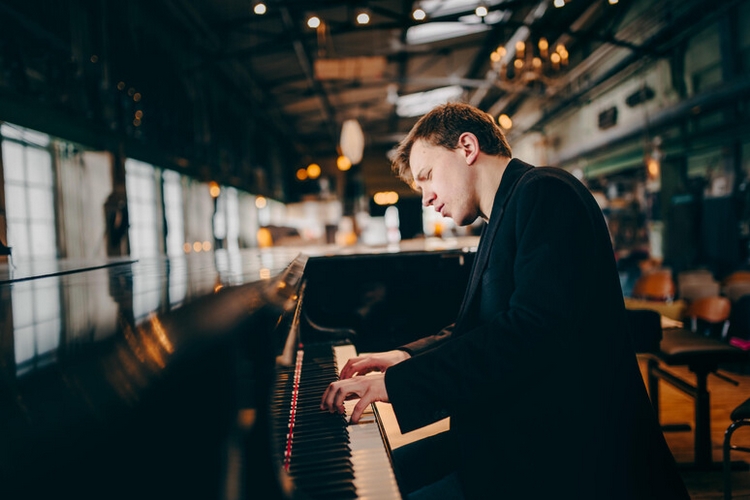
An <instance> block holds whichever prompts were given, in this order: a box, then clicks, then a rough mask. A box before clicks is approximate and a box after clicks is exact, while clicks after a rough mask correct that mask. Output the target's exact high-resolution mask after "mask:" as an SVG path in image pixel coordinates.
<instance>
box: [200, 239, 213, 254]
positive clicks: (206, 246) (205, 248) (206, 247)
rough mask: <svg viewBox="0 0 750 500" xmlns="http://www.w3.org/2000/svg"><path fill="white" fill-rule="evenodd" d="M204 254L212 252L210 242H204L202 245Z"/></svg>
mask: <svg viewBox="0 0 750 500" xmlns="http://www.w3.org/2000/svg"><path fill="white" fill-rule="evenodd" d="M201 247H202V248H203V251H204V252H210V251H211V242H210V241H204V242H203V244H202V245H201Z"/></svg>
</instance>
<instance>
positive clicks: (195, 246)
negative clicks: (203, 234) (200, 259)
mask: <svg viewBox="0 0 750 500" xmlns="http://www.w3.org/2000/svg"><path fill="white" fill-rule="evenodd" d="M201 250H203V245H202V244H201V242H200V241H196V242H195V243H193V251H194V252H200V251H201Z"/></svg>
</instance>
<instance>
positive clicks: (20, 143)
mask: <svg viewBox="0 0 750 500" xmlns="http://www.w3.org/2000/svg"><path fill="white" fill-rule="evenodd" d="M0 134H2V136H3V138H4V139H3V142H2V145H3V147H2V154H3V167H4V172H5V211H6V217H7V219H6V220H7V227H8V246H10V247H12V255H13V258H14V259H15V260H26V259H32V258H38V257H48V258H53V259H54V258H57V253H58V252H57V238H56V235H55V208H54V206H55V204H54V175H53V170H52V155H51V153H50V150H49V149H48V147H49V143H50V139H49V137H48V136H47V135H45V134H40V133H37V132H33V131H29V130H24V129H20V128H17V127H13V126H10V125H2V127H0Z"/></svg>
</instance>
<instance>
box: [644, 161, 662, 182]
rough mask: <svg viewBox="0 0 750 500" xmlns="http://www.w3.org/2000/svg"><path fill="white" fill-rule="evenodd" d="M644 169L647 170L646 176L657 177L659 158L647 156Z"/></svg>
mask: <svg viewBox="0 0 750 500" xmlns="http://www.w3.org/2000/svg"><path fill="white" fill-rule="evenodd" d="M646 169H647V170H648V176H649V177H651V178H652V179H656V178H657V177H659V160H657V159H656V158H649V159H648V161H647V162H646Z"/></svg>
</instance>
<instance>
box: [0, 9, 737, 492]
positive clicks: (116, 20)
mask: <svg viewBox="0 0 750 500" xmlns="http://www.w3.org/2000/svg"><path fill="white" fill-rule="evenodd" d="M748 26H750V1H749V0H714V1H711V2H707V1H705V0H416V1H413V0H357V1H348V2H345V1H335V0H325V1H323V0H321V1H301V0H268V1H266V2H262V1H257V0H157V1H144V0H131V1H127V2H115V1H109V0H61V1H57V2H45V1H41V0H0V150H1V152H2V154H0V285H2V289H1V290H0V293H2V295H1V297H2V306H0V330H1V332H0V346H2V347H1V349H2V360H0V368H1V369H2V373H3V377H2V378H0V398H1V400H2V401H3V402H5V403H7V404H11V403H10V402H11V401H21V398H20V396H19V394H21V393H22V392H23V391H22V389H19V387H23V384H25V383H27V382H26V380H32V379H33V377H35V376H37V374H39V373H44V372H46V371H49V370H55V369H57V368H55V367H58V368H59V367H60V366H63V365H64V361H65V360H66V359H71V358H70V357H71V356H73V357H75V356H77V355H79V354H78V353H79V351H85V350H86V349H85V348H84V347H81V346H82V345H84V344H85V345H88V343H91V344H95V343H96V342H98V341H100V340H102V339H111V338H119V337H121V336H124V337H123V338H127V335H126V334H127V332H128V331H129V330H128V328H129V327H132V328H138V325H139V324H141V323H142V322H144V321H148V320H149V318H152V317H153V315H154V314H157V313H163V312H167V311H172V310H175V309H176V308H178V307H180V306H183V305H185V304H187V303H189V302H190V301H191V300H192V299H194V298H197V297H199V296H202V295H205V294H212V293H215V292H216V291H217V290H219V289H221V288H225V287H227V288H228V287H231V286H232V285H240V284H243V283H247V282H253V281H257V280H268V279H271V278H273V277H275V276H278V275H279V274H280V273H281V272H282V271H283V270H284V269H285V268H287V265H288V264H289V263H290V262H291V261H292V260H294V259H295V257H296V256H298V255H299V254H308V255H313V256H324V255H336V256H344V255H352V256H356V255H372V254H399V253H402V254H406V253H409V252H411V251H416V250H417V249H418V250H419V251H439V252H440V251H452V250H458V251H462V252H466V253H467V254H469V255H470V254H471V253H472V252H473V251H474V250H475V245H476V241H477V237H478V235H479V233H480V231H481V223H479V222H478V223H475V224H474V225H472V226H468V227H458V226H456V225H455V224H454V223H453V221H452V220H450V219H443V218H441V217H440V215H439V214H436V213H434V211H433V210H432V209H431V208H428V209H425V208H423V207H422V206H421V200H420V196H419V194H418V193H415V192H413V191H411V190H410V189H409V187H408V186H407V185H405V184H404V183H403V182H401V181H400V180H398V179H397V178H396V177H395V176H394V175H393V174H392V173H391V170H390V157H391V155H392V154H393V151H394V148H395V147H396V145H397V144H398V142H399V141H400V140H401V139H402V138H403V137H404V136H405V134H406V133H407V132H408V131H409V129H410V128H411V126H412V125H413V124H414V123H415V122H416V120H417V119H418V118H419V117H420V116H421V115H422V114H424V113H425V112H426V111H427V110H429V109H431V108H432V107H433V106H435V105H436V104H439V103H443V102H448V101H463V102H468V103H470V104H473V105H475V106H477V107H479V108H480V109H482V110H484V111H486V112H487V113H488V114H489V115H490V116H491V117H492V119H493V120H495V121H496V122H497V123H498V125H499V126H500V127H501V128H502V129H503V131H504V132H505V134H506V135H507V136H508V139H509V142H510V144H511V147H512V149H513V153H514V156H516V157H518V158H520V159H522V160H524V161H527V162H529V163H532V164H536V165H550V166H554V167H559V168H562V169H565V170H567V171H569V172H571V173H572V174H573V175H575V176H576V177H577V178H578V179H580V180H581V182H583V183H584V184H585V185H586V186H587V187H588V188H589V189H590V190H591V192H592V193H593V194H594V196H595V197H596V199H597V201H598V202H599V204H600V206H601V208H602V211H603V213H604V215H605V217H606V220H607V223H608V225H609V229H610V234H611V238H612V244H613V248H614V251H615V254H616V257H617V259H618V268H619V271H620V280H621V284H622V287H623V295H624V296H625V298H626V301H627V302H628V306H629V307H631V308H649V309H655V310H658V311H659V312H660V313H662V315H663V316H665V317H667V318H670V319H674V320H677V321H683V322H684V324H685V326H686V328H690V326H691V325H692V324H693V323H694V322H695V323H696V324H697V322H698V321H701V322H703V323H705V324H706V325H708V326H712V327H715V326H716V325H719V326H718V329H714V330H712V331H711V332H707V333H703V334H702V335H703V336H704V337H707V338H712V339H714V340H717V341H718V342H720V343H723V344H724V345H730V341H731V340H732V339H735V340H734V341H733V342H732V343H731V345H732V346H733V347H734V348H737V349H740V350H742V351H743V352H744V351H745V350H747V349H748V348H749V346H750V298H748V297H750V284H749V283H750V280H747V281H745V280H743V279H742V276H743V275H742V272H743V271H746V270H748V271H750V120H749V118H750V116H749V115H750V29H749V28H748ZM196 261H200V262H203V263H204V264H201V265H202V266H207V267H210V268H211V269H212V271H211V272H214V271H215V272H216V274H215V275H214V274H210V273H209V274H207V275H201V277H200V279H199V281H198V282H194V281H192V278H189V277H188V269H190V268H191V267H190V266H193V265H194V264H191V263H193V262H196ZM461 262H462V263H463V260H462V261H461ZM206 263H207V264H206ZM118 265H127V266H130V265H132V266H140V267H139V268H138V269H140V270H139V271H138V272H133V275H132V276H130V275H128V274H127V273H125V274H123V275H119V274H117V273H114V274H113V273H112V272H110V274H109V276H108V277H107V278H106V279H102V281H101V282H100V283H98V285H97V288H92V289H90V290H89V291H87V292H82V291H81V288H79V287H78V286H77V285H76V284H75V283H73V284H71V282H69V281H67V280H72V279H81V280H83V278H82V276H86V275H87V274H86V271H94V270H97V269H102V268H105V269H110V271H111V270H112V269H118V267H117V266H118ZM133 269H135V268H133ZM201 269H202V270H205V267H201ZM202 272H203V271H202ZM657 275H666V276H667V277H668V279H667V284H666V285H665V286H666V288H664V289H663V291H656V292H654V291H653V289H649V288H648V285H646V284H645V281H646V280H645V278H647V277H649V276H657ZM698 275H701V276H702V278H703V280H702V281H700V280H697V278H696V279H694V278H695V277H696V276H698ZM76 276H78V277H79V278H75V277H76ZM331 279H332V278H331ZM165 283H166V285H165ZM120 286H125V289H126V290H127V291H126V292H125V294H124V295H123V294H122V293H121V292H120V291H119V290H121V289H120ZM344 286H346V285H344ZM363 286H364V285H363ZM365 288H366V287H365ZM92 290H94V291H92ZM380 292H382V290H380ZM380 292H379V289H378V288H377V287H371V288H369V289H368V290H367V292H366V294H367V297H368V298H369V299H372V298H373V297H376V296H377V294H378V293H380ZM363 293H364V292H363ZM702 297H720V298H724V299H726V300H727V301H728V304H729V307H728V308H727V310H726V314H725V315H724V316H722V317H720V318H718V319H717V318H716V317H711V318H708V319H706V318H703V317H696V316H695V314H697V313H695V314H693V312H691V309H690V306H691V304H693V303H694V302H695V301H696V300H698V299H699V298H702ZM743 297H745V298H746V300H745V299H743ZM458 298H459V299H460V297H458ZM338 300H341V301H344V300H346V297H344V296H341V297H339V299H338ZM124 304H127V305H126V306H124ZM123 307H126V309H127V311H128V313H127V315H125V318H126V319H125V321H123V316H122V310H123ZM746 308H747V312H746ZM694 318H695V319H694ZM722 328H725V329H723V330H722ZM372 345H376V344H372ZM639 356H641V355H640V354H639ZM662 361H663V359H662ZM641 363H642V366H643V369H644V377H647V373H646V372H647V370H648V368H647V366H646V364H647V360H646V357H641ZM693 368H694V366H693V365H688V364H682V363H676V364H675V365H674V366H668V367H667V368H666V369H667V370H668V371H669V370H672V371H675V373H677V374H678V375H679V376H680V377H681V378H683V379H691V378H692V377H693V375H694V373H693ZM709 371H710V376H709V377H708V379H707V380H708V384H709V387H708V389H709V392H710V393H711V395H712V396H713V398H712V399H711V402H710V404H708V403H707V404H708V407H709V408H710V412H711V414H710V417H711V423H710V433H711V439H710V440H709V441H710V442H711V450H710V455H711V456H712V457H711V462H712V463H711V464H709V466H707V467H703V468H700V467H698V468H695V467H692V468H691V467H685V469H684V474H685V478H686V481H687V482H688V485H689V487H690V489H691V493H692V494H693V495H694V497H695V498H724V497H723V491H724V490H723V488H724V482H723V476H722V473H721V467H720V466H721V462H722V454H721V447H722V441H723V439H724V431H725V430H726V428H727V427H728V426H729V424H730V423H731V421H732V418H731V417H730V414H731V412H732V411H733V410H734V409H735V408H736V407H737V406H738V405H739V404H740V403H742V402H743V401H745V400H746V399H747V398H748V397H750V370H748V367H747V365H746V363H745V362H740V363H734V362H732V363H726V362H723V361H721V362H719V363H718V364H717V366H715V367H713V369H711V370H709ZM716 374H718V375H719V376H716ZM722 376H723V377H724V378H722ZM726 378H728V379H730V380H729V381H727V380H726ZM68 380H69V379H68ZM663 381H664V379H662V382H663ZM664 385H666V386H667V387H665V389H664V390H663V391H662V394H661V397H662V401H661V411H662V415H661V418H662V421H663V422H669V421H671V420H688V421H689V422H688V431H687V432H677V433H672V432H671V431H670V432H668V433H667V434H668V440H669V442H670V446H672V447H673V451H675V453H676V456H677V457H678V461H680V462H690V463H693V462H694V461H695V456H694V454H695V452H696V451H695V449H694V448H693V443H694V441H695V440H696V439H698V438H697V436H696V435H695V434H694V431H695V428H696V427H699V425H698V424H697V422H695V419H696V416H695V414H694V412H695V413H698V412H700V411H702V410H701V409H698V404H697V403H695V404H694V402H695V401H697V400H699V399H701V398H702V397H704V396H705V395H706V394H708V393H706V392H700V390H698V391H697V393H694V394H693V395H691V394H690V390H688V391H687V392H688V395H687V396H686V395H685V394H682V393H681V392H679V391H677V392H674V393H673V392H672V386H674V384H672V385H669V384H664ZM677 386H679V382H678V383H677ZM30 390H31V389H30ZM19 391H20V392H19ZM682 392H685V391H682ZM695 394H697V396H695ZM5 403H3V404H5ZM13 404H14V405H15V404H16V403H13ZM18 404H19V408H20V407H21V406H20V403H18ZM701 408H705V407H701ZM19 419H20V420H19V421H21V420H23V418H21V417H19ZM0 423H5V424H7V425H8V426H11V427H12V426H13V425H15V423H16V421H15V420H13V418H11V417H7V419H6V421H4V420H3V417H0ZM0 428H2V426H0ZM612 431H613V432H617V430H616V429H613V430H612ZM19 439H20V438H19ZM733 439H735V440H736V441H737V442H738V443H740V444H742V443H743V440H744V443H745V445H746V446H750V431H748V435H747V436H745V435H744V433H743V430H742V429H741V430H738V432H737V434H736V436H735V437H734V438H733ZM540 453H541V455H540V461H543V460H544V458H545V457H544V456H543V455H544V454H543V452H540ZM704 458H705V457H704ZM732 458H733V459H736V460H742V454H741V453H739V452H733V454H732ZM748 458H749V459H750V457H748ZM4 460H9V461H10V462H12V461H13V457H9V456H6V455H5V454H4V453H2V452H0V465H2V464H6V463H10V462H5V461H4ZM704 465H705V464H704ZM732 478H733V482H734V484H735V491H734V497H735V498H750V471H747V470H746V469H743V467H742V466H741V465H740V466H739V467H738V469H737V470H734V471H733V472H732ZM0 488H1V486H0ZM0 496H2V495H0Z"/></svg>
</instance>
